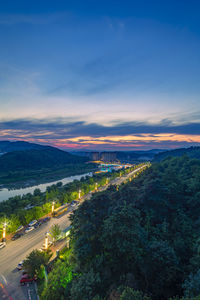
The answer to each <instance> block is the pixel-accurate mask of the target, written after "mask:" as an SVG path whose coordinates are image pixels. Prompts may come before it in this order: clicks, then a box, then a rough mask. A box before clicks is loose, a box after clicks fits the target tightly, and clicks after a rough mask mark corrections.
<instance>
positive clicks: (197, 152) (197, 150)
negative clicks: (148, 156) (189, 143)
mask: <svg viewBox="0 0 200 300" xmlns="http://www.w3.org/2000/svg"><path fill="white" fill-rule="evenodd" d="M182 155H187V156H188V157H191V158H197V159H200V147H190V148H179V149H175V150H170V151H165V152H161V153H158V154H156V155H155V157H154V161H157V162H158V161H161V160H163V159H165V158H167V157H179V156H182Z"/></svg>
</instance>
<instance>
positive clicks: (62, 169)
mask: <svg viewBox="0 0 200 300" xmlns="http://www.w3.org/2000/svg"><path fill="white" fill-rule="evenodd" d="M87 161H88V158H86V157H80V156H76V155H72V154H70V153H67V152H65V151H62V150H59V149H56V148H53V147H44V148H42V149H30V150H23V151H12V152H8V153H6V154H4V155H2V156H0V184H6V183H8V184H9V183H12V182H17V181H24V180H27V179H30V180H33V179H37V180H41V179H45V178H46V179H53V178H56V177H57V178H59V177H63V176H69V175H74V174H80V173H84V172H87V171H90V170H92V169H94V165H93V164H86V163H87Z"/></svg>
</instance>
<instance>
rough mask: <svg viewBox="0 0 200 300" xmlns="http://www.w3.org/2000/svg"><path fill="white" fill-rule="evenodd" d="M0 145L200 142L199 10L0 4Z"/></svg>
mask: <svg viewBox="0 0 200 300" xmlns="http://www.w3.org/2000/svg"><path fill="white" fill-rule="evenodd" d="M0 4H1V11H0V40H1V47H0V139H1V140H5V139H9V140H21V139H24V140H28V141H35V142H39V143H44V144H52V145H56V146H58V147H61V148H66V149H68V148H70V149H71V148H72V149H73V148H83V149H88V148H91V149H111V150H112V149H120V150H122V149H124V150H129V149H150V148H169V147H170V148H174V147H182V146H189V145H198V144H199V143H200V131H199V127H200V126H199V124H200V99H199V98H200V97H199V96H200V84H199V82H200V19H199V11H200V3H199V1H194V0H193V1H184V0H173V1H171V0H167V1H164V0H163V1H153V0H142V1H117V0H116V1H109V0H107V1H104V0H103V1H95V0H93V1H88V0H85V1H45V0H44V1H37V0H35V1H32V0H29V1H20V0H19V1H9V0H7V1H0Z"/></svg>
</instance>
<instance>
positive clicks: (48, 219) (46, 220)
mask: <svg viewBox="0 0 200 300" xmlns="http://www.w3.org/2000/svg"><path fill="white" fill-rule="evenodd" d="M50 219H51V218H50V217H46V218H44V219H43V220H42V223H46V222H48V221H50Z"/></svg>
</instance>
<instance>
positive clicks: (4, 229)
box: [3, 222, 7, 241]
mask: <svg viewBox="0 0 200 300" xmlns="http://www.w3.org/2000/svg"><path fill="white" fill-rule="evenodd" d="M6 225H7V224H6V222H5V223H4V224H3V241H5V240H6Z"/></svg>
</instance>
